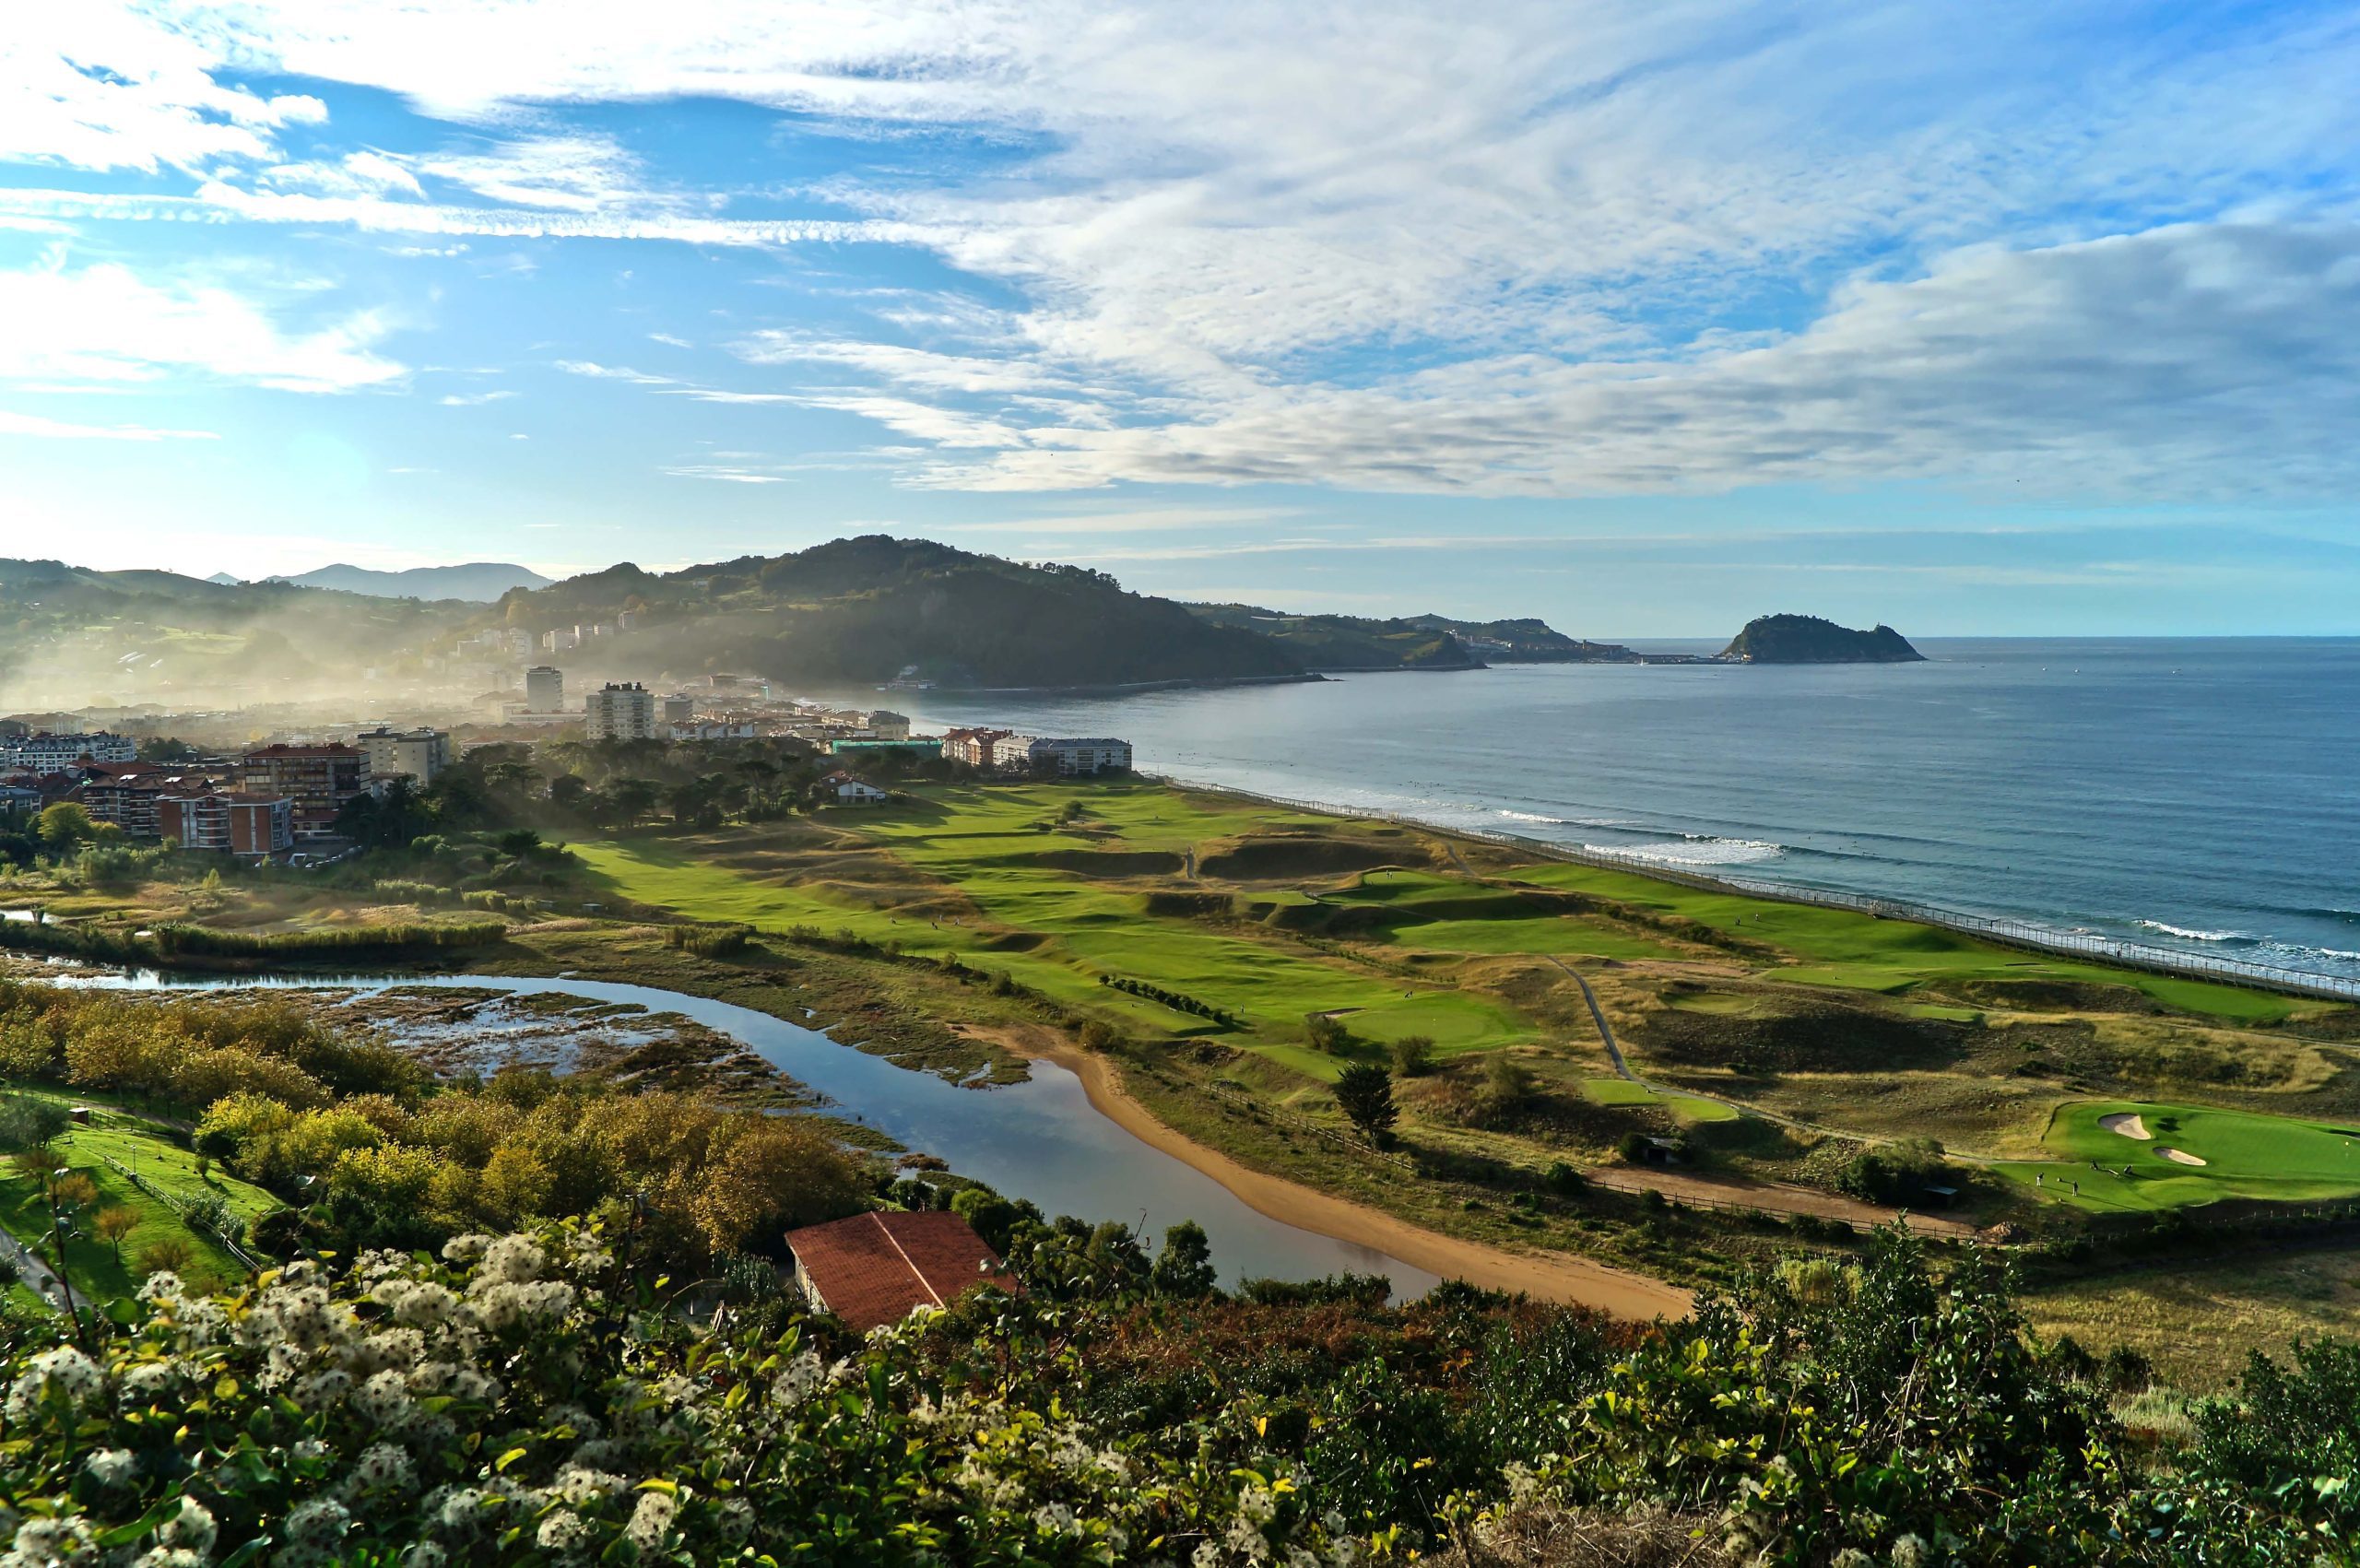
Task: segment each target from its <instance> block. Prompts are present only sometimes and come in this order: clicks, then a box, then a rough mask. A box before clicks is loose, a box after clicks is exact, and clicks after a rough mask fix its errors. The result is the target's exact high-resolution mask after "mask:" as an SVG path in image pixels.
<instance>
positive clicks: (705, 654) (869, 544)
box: [499, 535, 1305, 688]
mask: <svg viewBox="0 0 2360 1568" xmlns="http://www.w3.org/2000/svg"><path fill="white" fill-rule="evenodd" d="M622 610H634V611H637V612H638V613H639V616H640V618H641V619H640V621H639V625H638V628H637V629H636V630H635V631H634V632H633V634H632V636H631V641H630V643H629V647H630V662H631V664H632V665H633V666H636V667H640V668H646V669H658V668H660V669H662V670H665V671H667V672H670V673H672V674H675V675H682V676H685V675H690V674H693V673H697V672H701V671H715V670H737V669H753V670H759V671H761V673H763V674H765V675H771V676H775V677H778V678H783V679H793V680H800V681H807V682H815V683H817V682H826V681H843V682H847V683H855V682H856V683H860V684H874V683H877V682H880V681H886V680H891V679H892V678H895V677H897V676H899V675H901V674H902V673H903V672H904V671H905V670H906V671H911V672H912V673H913V674H914V676H915V677H917V678H923V679H928V680H933V681H936V682H938V683H939V684H941V685H944V686H949V687H964V688H998V687H1091V686H1130V685H1145V684H1151V683H1156V682H1162V681H1202V680H1252V679H1262V680H1267V679H1285V678H1294V677H1300V676H1301V675H1303V674H1304V669H1305V665H1304V661H1303V660H1302V659H1300V658H1299V657H1298V656H1296V655H1295V654H1293V653H1292V652H1291V651H1289V650H1288V649H1286V648H1284V647H1282V646H1280V644H1278V643H1274V642H1272V641H1271V640H1270V639H1268V638H1265V637H1260V636H1257V635H1256V634H1254V633H1253V632H1250V631H1243V630H1240V629H1237V628H1234V627H1229V626H1221V625H1215V624H1209V623H1207V622H1206V621H1204V620H1201V619H1198V618H1197V617H1196V616H1193V615H1191V614H1189V612H1188V611H1187V610H1186V609H1185V608H1184V607H1181V606H1179V605H1177V604H1174V603H1173V602H1172V601H1171V600H1169V599H1159V598H1154V597H1150V596H1149V595H1143V594H1134V593H1130V592H1127V590H1125V589H1124V588H1123V586H1122V585H1121V584H1118V583H1116V582H1115V580H1114V579H1113V578H1111V577H1109V576H1107V575H1105V574H1104V573H1103V572H1090V571H1085V570H1082V569H1080V568H1078V567H1068V566H1049V565H1044V566H1031V565H1025V564H1022V563H1020V562H1017V561H1009V560H999V559H997V557H993V556H982V555H973V554H970V553H968V552H967V551H964V550H959V549H953V548H950V547H949V546H947V545H938V544H934V543H931V542H928V541H925V540H917V539H893V538H888V537H886V536H882V535H871V536H866V537H861V538H852V539H838V540H835V541H833V542H832V543H829V544H824V545H818V546H815V547H813V548H810V549H807V550H800V551H796V552H795V553H793V554H789V555H780V556H771V557H761V556H746V557H742V558H740V559H738V560H727V561H720V562H715V563H713V564H710V565H704V566H692V567H689V568H687V569H685V570H683V571H680V572H667V573H663V574H660V575H659V574H656V573H653V572H645V571H643V570H642V569H640V568H639V567H637V566H633V565H631V564H629V563H625V564H622V565H619V566H614V567H610V568H608V570H606V571H604V572H596V573H592V574H590V575H587V576H584V577H575V578H569V579H567V580H566V581H564V582H562V583H559V584H553V585H552V586H550V587H548V588H542V589H537V590H518V591H516V592H513V593H511V594H509V595H506V596H505V597H504V598H503V599H502V600H501V606H500V610H499V616H500V619H501V620H502V621H504V623H505V624H508V625H511V626H522V627H526V628H530V629H534V630H541V629H546V628H548V627H550V626H556V625H561V624H566V623H570V622H573V621H576V620H580V619H606V618H611V617H612V616H614V615H615V614H616V613H618V612H619V611H622ZM563 662H565V661H563V660H562V659H560V663H563Z"/></svg>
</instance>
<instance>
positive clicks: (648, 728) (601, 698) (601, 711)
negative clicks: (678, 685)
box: [582, 680, 655, 740]
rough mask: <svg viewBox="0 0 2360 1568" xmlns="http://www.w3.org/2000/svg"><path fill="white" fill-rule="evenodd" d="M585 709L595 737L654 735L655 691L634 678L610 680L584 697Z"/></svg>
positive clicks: (586, 722) (587, 724) (587, 725)
mask: <svg viewBox="0 0 2360 1568" xmlns="http://www.w3.org/2000/svg"><path fill="white" fill-rule="evenodd" d="M582 713H583V722H584V728H585V729H586V730H588V732H589V735H590V738H591V739H592V740H653V739H655V692H653V691H650V690H647V689H646V688H645V687H643V686H642V685H640V683H639V682H637V681H635V680H633V681H627V682H623V683H621V684H618V683H616V682H614V681H608V683H607V684H606V685H605V686H604V687H602V688H600V689H599V690H596V691H593V692H592V693H590V695H589V696H588V697H587V698H586V699H584V701H583V705H582Z"/></svg>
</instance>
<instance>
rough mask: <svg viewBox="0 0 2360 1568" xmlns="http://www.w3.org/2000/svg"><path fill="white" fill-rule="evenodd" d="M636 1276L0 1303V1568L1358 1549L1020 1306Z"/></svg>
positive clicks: (456, 1268)
mask: <svg viewBox="0 0 2360 1568" xmlns="http://www.w3.org/2000/svg"><path fill="white" fill-rule="evenodd" d="M652 1288H653V1287H652V1286H651V1285H649V1284H645V1283H642V1282H640V1281H639V1280H637V1279H635V1278H634V1276H633V1272H632V1271H631V1269H630V1268H629V1267H627V1266H626V1264H625V1263H624V1262H622V1261H619V1260H618V1259H617V1258H616V1256H614V1254H613V1253H612V1252H611V1251H610V1249H609V1248H608V1245H607V1244H605V1242H604V1241H603V1240H602V1238H601V1237H600V1236H599V1235H598V1234H597V1233H596V1231H595V1230H592V1229H586V1228H583V1227H579V1226H566V1227H560V1228H556V1229H552V1230H550V1231H549V1232H545V1233H543V1234H540V1235H537V1236H526V1235H508V1236H501V1237H496V1238H495V1237H489V1236H462V1237H459V1238H457V1239H455V1240H454V1241H453V1242H452V1243H450V1244H449V1245H448V1246H447V1247H445V1248H444V1249H443V1256H442V1257H440V1258H431V1257H426V1256H403V1255H397V1254H394V1253H382V1252H381V1253H372V1254H366V1255H363V1256H360V1258H358V1259H357V1260H355V1261H354V1262H353V1263H352V1264H351V1265H350V1267H348V1268H346V1269H344V1270H343V1271H342V1272H341V1273H340V1275H338V1276H336V1277H331V1276H329V1275H328V1274H326V1273H325V1272H323V1271H322V1270H320V1269H319V1268H318V1267H315V1266H312V1265H297V1266H294V1267H289V1268H287V1269H285V1270H282V1271H279V1272H277V1273H273V1274H266V1275H265V1276H263V1277H262V1279H259V1280H258V1281H256V1282H255V1283H254V1286H253V1287H252V1288H251V1289H248V1290H246V1291H242V1292H241V1293H238V1294H235V1295H227V1296H201V1295H196V1294H193V1293H191V1292H189V1291H186V1290H184V1289H183V1286H182V1284H181V1282H180V1281H179V1280H177V1279H174V1278H173V1277H172V1276H171V1275H169V1274H159V1275H156V1276H154V1277H153V1278H151V1279H149V1280H148V1284H147V1286H146V1287H145V1288H144V1289H143V1290H142V1291H141V1293H140V1296H139V1298H138V1300H137V1301H136V1302H121V1303H114V1305H113V1306H112V1308H111V1309H110V1312H109V1321H108V1324H107V1325H106V1326H105V1329H104V1331H103V1332H102V1333H100V1335H97V1336H94V1337H93V1340H92V1343H90V1344H89V1345H88V1346H77V1345H75V1344H71V1343H64V1342H60V1341H59V1339H58V1338H57V1336H58V1335H59V1334H60V1333H61V1332H62V1328H63V1326H62V1325H60V1326H57V1327H55V1328H52V1329H49V1330H45V1331H42V1330H26V1329H20V1330H17V1331H16V1334H17V1338H16V1339H15V1341H13V1342H10V1343H7V1344H6V1347H5V1349H6V1355H5V1360H4V1361H0V1378H5V1385H6V1401H5V1409H0V1467H5V1468H0V1499H5V1502H0V1540H5V1541H6V1542H7V1543H8V1550H7V1551H6V1555H5V1556H0V1568H35V1565H48V1564H55V1563H81V1562H89V1563H122V1564H136V1565H138V1568H183V1565H185V1568H196V1565H199V1564H208V1563H218V1564H228V1565H243V1564H265V1563H284V1564H290V1565H293V1564H312V1563H323V1564H324V1563H329V1562H341V1563H353V1564H387V1565H395V1564H398V1565H400V1568H437V1565H440V1564H444V1563H469V1564H472V1563H485V1562H549V1563H568V1562H582V1563H587V1562H678V1563H699V1564H702V1563H709V1562H785V1561H788V1560H799V1561H807V1562H862V1563H866V1562H877V1563H978V1564H992V1563H1007V1564H1016V1563H1114V1562H1163V1563H1169V1564H1173V1565H1174V1568H1176V1565H1178V1564H1182V1563H1186V1564H1188V1565H1190V1568H1216V1565H1220V1564H1262V1563H1272V1564H1285V1565H1287V1568H1307V1565H1310V1564H1316V1563H1344V1562H1353V1561H1356V1560H1357V1559H1358V1558H1359V1556H1360V1555H1361V1553H1360V1549H1359V1548H1358V1547H1357V1546H1356V1545H1355V1543H1354V1542H1353V1540H1352V1539H1351V1538H1350V1537H1349V1535H1348V1534H1347V1532H1346V1531H1345V1529H1344V1527H1343V1523H1342V1521H1341V1519H1339V1518H1337V1517H1334V1516H1332V1515H1331V1516H1327V1517H1321V1516H1317V1515H1315V1514H1314V1513H1313V1511H1312V1510H1311V1509H1310V1508H1309V1507H1308V1506H1307V1505H1306V1504H1305V1503H1304V1498H1303V1496H1302V1493H1301V1491H1299V1485H1298V1483H1299V1478H1298V1477H1297V1476H1296V1475H1295V1474H1293V1473H1292V1471H1291V1470H1290V1469H1289V1468H1288V1467H1287V1466H1286V1465H1284V1464H1282V1463H1281V1462H1280V1461H1279V1460H1277V1459H1274V1458H1272V1457H1271V1456H1269V1455H1268V1453H1267V1452H1265V1451H1264V1450H1263V1448H1262V1446H1261V1431H1260V1427H1259V1423H1257V1421H1254V1420H1253V1419H1252V1418H1251V1417H1250V1416H1249V1415H1248V1414H1247V1413H1245V1411H1244V1410H1243V1409H1235V1410H1233V1409H1220V1410H1216V1411H1213V1412H1211V1413H1210V1414H1209V1415H1208V1416H1207V1417H1206V1418H1205V1419H1204V1420H1203V1421H1200V1422H1198V1423H1197V1424H1196V1425H1194V1426H1192V1427H1190V1428H1188V1429H1186V1431H1183V1432H1174V1431H1172V1430H1170V1429H1166V1430H1164V1431H1163V1432H1161V1433H1159V1435H1158V1437H1157V1438H1156V1439H1154V1440H1152V1441H1150V1440H1148V1439H1143V1438H1141V1437H1139V1436H1137V1435H1134V1434H1116V1435H1115V1436H1113V1437H1111V1438H1110V1437H1109V1435H1108V1434H1107V1433H1104V1432H1099V1431H1095V1430H1092V1429H1091V1428H1090V1427H1088V1426H1087V1425H1085V1424H1084V1423H1083V1422H1082V1421H1080V1420H1078V1419H1077V1418H1076V1417H1075V1416H1073V1415H1072V1414H1070V1413H1069V1408H1068V1404H1067V1403H1066V1401H1064V1400H1063V1399H1062V1398H1061V1397H1059V1387H1060V1384H1059V1379H1060V1376H1061V1375H1062V1374H1061V1373H1060V1371H1059V1368H1058V1357H1057V1356H1056V1354H1055V1353H1054V1352H1053V1351H1051V1350H1047V1349H1046V1346H1047V1344H1048V1340H1047V1338H1044V1337H1040V1336H1034V1337H1032V1338H1027V1337H1026V1335H1027V1330H1026V1329H1025V1327H1024V1323H1025V1321H1026V1318H1027V1315H1028V1314H1030V1313H1032V1311H1033V1310H1034V1308H1032V1306H1030V1305H1027V1304H1024V1303H1009V1304H1008V1305H1006V1306H1005V1308H1004V1309H1003V1310H1002V1312H1001V1315H1000V1317H999V1318H998V1320H997V1323H995V1324H993V1325H991V1326H985V1327H982V1328H980V1329H978V1328H977V1327H976V1326H975V1323H976V1321H979V1320H972V1319H971V1321H970V1322H969V1324H968V1328H969V1331H970V1332H969V1337H968V1338H965V1339H962V1337H961V1336H960V1335H958V1334H953V1333H950V1332H947V1331H946V1330H945V1329H944V1327H943V1326H940V1325H934V1326H929V1324H928V1322H927V1321H926V1319H924V1318H920V1319H917V1320H914V1321H913V1322H912V1323H910V1324H907V1325H904V1326H900V1327H897V1328H893V1329H889V1330H880V1331H879V1332H877V1333H875V1334H872V1335H870V1336H868V1337H867V1338H866V1339H863V1340H839V1339H831V1338H828V1333H829V1330H827V1329H826V1328H825V1326H823V1325H820V1324H811V1323H797V1324H796V1325H795V1326H792V1327H790V1328H789V1329H788V1330H787V1331H786V1332H785V1334H784V1335H783V1336H782V1337H780V1338H752V1337H748V1336H732V1335H729V1334H726V1333H723V1334H720V1335H711V1334H702V1333H698V1332H696V1331H693V1330H692V1329H690V1328H689V1327H688V1326H684V1325H682V1324H681V1323H679V1322H678V1320H677V1319H674V1318H670V1317H667V1316H665V1315H662V1314H660V1313H657V1312H655V1311H653V1310H651V1308H652V1303H653V1297H652V1294H651V1293H650V1292H651V1291H652ZM972 1310H973V1309H971V1312H972ZM1041 1310H1044V1311H1050V1310H1054V1309H1049V1308H1043V1309H1041ZM42 1333H46V1335H47V1336H48V1337H47V1338H39V1337H37V1336H39V1335H40V1334H42ZM1019 1346H1029V1347H1032V1351H1023V1350H1016V1351H1014V1353H1011V1351H1012V1349H1013V1348H1015V1347H1019ZM1034 1352H1037V1353H1034ZM1011 1369H1016V1370H1011ZM1025 1369H1031V1370H1025Z"/></svg>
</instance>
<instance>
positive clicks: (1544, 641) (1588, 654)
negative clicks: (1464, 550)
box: [1410, 615, 1638, 665]
mask: <svg viewBox="0 0 2360 1568" xmlns="http://www.w3.org/2000/svg"><path fill="white" fill-rule="evenodd" d="M1410 624H1411V625H1412V626H1422V627H1428V628H1431V629H1434V630H1435V631H1448V632H1450V633H1451V634H1452V635H1454V636H1456V637H1457V638H1458V639H1459V640H1460V641H1461V642H1463V643H1467V644H1468V646H1469V647H1470V648H1472V649H1473V650H1474V651H1475V652H1477V653H1478V654H1481V656H1482V657H1483V658H1485V659H1487V660H1489V661H1491V662H1492V663H1493V664H1501V665H1557V664H1563V665H1587V664H1622V663H1626V662H1628V661H1630V660H1633V659H1635V658H1636V657H1637V656H1638V655H1637V654H1634V653H1632V652H1631V650H1630V649H1628V648H1626V647H1624V646H1622V644H1621V643H1593V642H1591V641H1590V640H1589V639H1588V638H1587V637H1568V636H1566V635H1565V634H1564V633H1563V632H1562V631H1557V630H1556V629H1555V628H1554V627H1552V626H1551V625H1550V624H1549V623H1548V622H1547V621H1545V620H1540V619H1536V618H1532V617H1525V618H1521V619H1514V620H1455V619H1451V618H1450V617H1448V616H1442V615H1417V616H1411V617H1410Z"/></svg>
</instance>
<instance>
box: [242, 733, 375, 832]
mask: <svg viewBox="0 0 2360 1568" xmlns="http://www.w3.org/2000/svg"><path fill="white" fill-rule="evenodd" d="M238 779H239V783H240V784H241V785H242V788H243V789H244V790H245V791H246V792H247V793H249V794H254V795H261V796H285V797H286V798H287V799H288V800H289V801H290V802H292V805H293V832H294V837H295V839H296V841H297V842H299V843H301V842H305V841H309V840H314V839H325V838H333V837H335V836H336V814H337V813H338V812H340V811H342V810H343V809H344V806H345V802H347V801H348V800H350V799H351V798H352V797H353V796H356V795H359V794H360V793H361V792H362V791H363V790H364V789H366V788H367V787H368V784H369V758H368V756H367V754H366V753H364V752H363V751H361V749H360V748H359V747H355V746H344V745H328V746H266V747H264V748H262V749H260V750H256V751H249V752H247V753H246V754H245V756H244V757H242V758H241V759H240V760H239V766H238Z"/></svg>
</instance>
